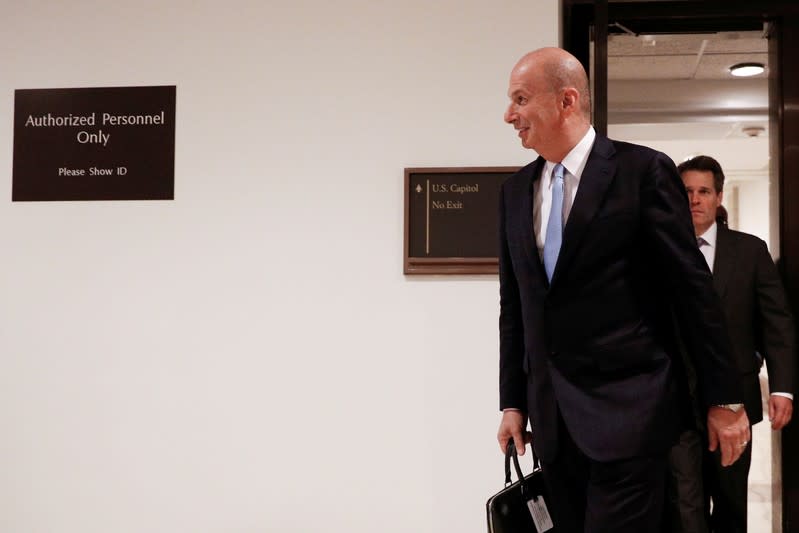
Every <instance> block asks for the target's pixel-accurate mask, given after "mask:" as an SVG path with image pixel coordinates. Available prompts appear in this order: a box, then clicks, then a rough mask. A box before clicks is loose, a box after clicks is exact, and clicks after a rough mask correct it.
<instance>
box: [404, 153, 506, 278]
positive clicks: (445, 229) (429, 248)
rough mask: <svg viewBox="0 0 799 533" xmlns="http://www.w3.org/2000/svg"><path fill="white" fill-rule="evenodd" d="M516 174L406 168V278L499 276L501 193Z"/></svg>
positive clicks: (478, 169)
mask: <svg viewBox="0 0 799 533" xmlns="http://www.w3.org/2000/svg"><path fill="white" fill-rule="evenodd" d="M518 170H519V167H464V168H406V169H405V246H404V272H405V274H496V273H497V271H498V259H497V255H498V254H497V245H498V237H497V208H498V205H499V190H500V186H501V185H502V182H504V181H505V180H506V179H507V178H508V177H510V176H511V175H513V174H514V173H515V172H516V171H518Z"/></svg>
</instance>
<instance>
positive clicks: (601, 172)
mask: <svg viewBox="0 0 799 533" xmlns="http://www.w3.org/2000/svg"><path fill="white" fill-rule="evenodd" d="M615 152H616V150H615V149H614V148H613V144H612V143H611V142H610V141H609V140H608V138H607V137H604V136H601V135H597V136H596V140H595V141H594V146H593V148H592V149H591V153H590V154H589V155H588V161H587V162H586V164H585V168H584V169H583V174H582V176H581V177H580V186H579V187H578V188H577V195H576V196H575V197H574V203H573V204H572V208H571V211H570V212H569V219H568V220H567V221H566V227H565V228H564V229H563V244H562V245H561V248H560V253H559V254H558V262H557V264H556V265H555V272H554V273H553V275H552V284H553V285H554V284H555V283H556V282H557V280H558V277H559V276H560V273H561V272H562V271H563V270H564V269H565V268H566V267H567V266H568V265H569V262H570V261H571V260H572V259H573V257H574V254H575V253H576V252H577V249H578V248H579V245H580V240H581V239H582V236H583V234H584V233H585V229H586V228H587V227H588V224H589V223H590V222H591V219H592V218H594V215H595V214H596V212H597V209H599V206H600V205H601V204H602V198H603V197H604V196H605V192H607V190H608V186H609V185H610V182H611V181H613V176H614V175H615V174H616V161H615V160H614V159H613V158H612V156H613V154H614V153H615Z"/></svg>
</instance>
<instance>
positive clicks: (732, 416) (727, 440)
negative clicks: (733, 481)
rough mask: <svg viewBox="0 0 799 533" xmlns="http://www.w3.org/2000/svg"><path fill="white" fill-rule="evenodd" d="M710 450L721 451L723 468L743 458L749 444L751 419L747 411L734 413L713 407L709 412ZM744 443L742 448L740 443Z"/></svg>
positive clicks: (742, 410)
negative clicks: (717, 449)
mask: <svg viewBox="0 0 799 533" xmlns="http://www.w3.org/2000/svg"><path fill="white" fill-rule="evenodd" d="M707 433H708V444H709V445H708V449H709V450H710V451H711V452H713V451H716V448H719V449H720V450H721V466H730V465H731V464H733V463H734V462H735V461H737V460H738V458H739V457H741V454H742V453H743V452H744V449H745V448H746V444H747V443H748V442H749V437H750V434H749V418H748V417H747V416H746V410H744V409H741V410H740V411H738V412H737V413H736V412H733V411H730V410H729V409H725V408H724V407H720V406H713V407H711V408H710V409H709V410H708V412H707ZM742 442H743V443H744V445H743V446H741V444H740V443H742Z"/></svg>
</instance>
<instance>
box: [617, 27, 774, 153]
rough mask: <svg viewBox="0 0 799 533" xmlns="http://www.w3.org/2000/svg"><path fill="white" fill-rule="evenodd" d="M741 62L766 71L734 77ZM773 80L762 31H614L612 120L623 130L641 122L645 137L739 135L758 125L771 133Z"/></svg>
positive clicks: (765, 40)
mask: <svg viewBox="0 0 799 533" xmlns="http://www.w3.org/2000/svg"><path fill="white" fill-rule="evenodd" d="M742 62H758V63H763V64H764V65H766V68H767V70H766V72H765V73H763V74H760V75H758V76H755V77H751V78H736V77H734V76H732V75H731V74H730V73H729V67H730V66H732V65H734V64H736V63H742ZM767 76H768V41H767V39H766V38H765V37H764V34H763V32H759V31H748V32H719V33H705V34H679V35H632V34H611V35H610V36H609V38H608V123H609V124H611V125H613V127H614V128H615V129H617V128H619V127H621V126H622V125H626V127H625V130H629V127H630V126H632V125H642V127H641V128H640V133H641V134H643V135H646V136H653V137H650V138H664V137H665V136H668V135H677V136H676V137H673V138H683V139H691V138H696V139H708V138H711V139H725V138H736V137H738V138H741V137H746V136H747V135H746V134H745V133H743V130H744V128H752V127H756V128H759V129H760V128H762V130H763V132H764V133H763V135H767V134H768V78H767ZM647 125H649V126H647ZM653 125H658V126H657V127H652V126H653ZM748 131H751V130H748ZM635 138H637V139H646V138H647V137H642V136H640V135H638V136H636V137H635Z"/></svg>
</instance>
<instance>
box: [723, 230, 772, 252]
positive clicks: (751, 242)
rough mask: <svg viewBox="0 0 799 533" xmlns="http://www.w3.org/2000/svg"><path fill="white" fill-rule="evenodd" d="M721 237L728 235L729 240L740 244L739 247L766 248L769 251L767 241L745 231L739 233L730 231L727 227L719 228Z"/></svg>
mask: <svg viewBox="0 0 799 533" xmlns="http://www.w3.org/2000/svg"><path fill="white" fill-rule="evenodd" d="M719 235H722V236H723V235H726V236H727V238H728V239H729V240H730V241H732V242H735V243H736V244H738V245H739V246H746V247H751V248H765V249H766V250H768V245H767V244H766V241H764V240H763V239H761V238H760V237H758V236H757V235H752V234H751V233H744V232H743V231H738V230H734V229H730V228H728V227H726V226H723V227H722V226H719Z"/></svg>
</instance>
